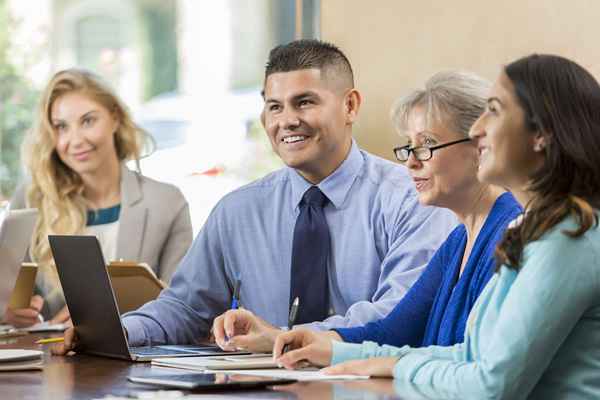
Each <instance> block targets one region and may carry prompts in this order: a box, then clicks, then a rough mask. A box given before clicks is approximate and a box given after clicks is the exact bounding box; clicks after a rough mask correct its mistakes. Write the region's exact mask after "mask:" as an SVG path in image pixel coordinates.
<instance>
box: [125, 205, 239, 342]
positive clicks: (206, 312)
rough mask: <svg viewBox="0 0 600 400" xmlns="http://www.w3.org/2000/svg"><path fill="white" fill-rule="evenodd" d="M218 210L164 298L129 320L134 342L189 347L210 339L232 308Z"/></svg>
mask: <svg viewBox="0 0 600 400" xmlns="http://www.w3.org/2000/svg"><path fill="white" fill-rule="evenodd" d="M220 210H221V208H220V207H219V205H217V206H216V207H215V209H214V210H213V212H212V213H211V215H210V216H209V218H208V220H207V221H206V223H205V225H204V227H203V228H202V230H201V231H200V233H199V234H198V236H197V237H196V239H195V240H194V242H193V244H192V247H191V248H190V250H189V251H188V253H187V254H186V256H185V257H184V258H183V260H182V261H181V264H180V265H179V267H178V268H177V271H176V272H175V274H174V275H173V278H172V280H171V284H170V286H169V287H168V288H167V289H165V290H163V291H162V292H161V294H160V296H159V297H158V298H157V299H156V300H154V301H151V302H149V303H147V304H145V305H144V306H142V307H141V308H139V309H138V310H136V311H133V312H129V313H127V314H125V315H124V316H123V325H124V326H125V329H126V330H127V334H128V339H129V344H130V345H132V346H139V345H148V344H166V343H168V344H175V343H176V344H186V343H195V342H197V341H198V340H202V339H205V338H206V337H207V335H208V332H209V329H210V326H211V324H212V320H213V318H214V316H215V315H219V314H221V313H223V312H224V311H225V310H226V309H227V306H228V302H229V298H230V293H229V291H228V290H225V289H224V288H228V287H230V286H231V285H230V284H229V282H228V281H227V278H226V274H225V270H224V258H223V253H222V246H221V243H222V238H221V232H220V229H219V226H220V224H219V221H220V218H221V216H220Z"/></svg>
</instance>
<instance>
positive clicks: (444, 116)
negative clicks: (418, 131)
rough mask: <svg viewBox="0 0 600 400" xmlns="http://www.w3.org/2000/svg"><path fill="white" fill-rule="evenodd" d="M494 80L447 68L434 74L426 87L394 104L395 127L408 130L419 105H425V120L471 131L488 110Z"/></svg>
mask: <svg viewBox="0 0 600 400" xmlns="http://www.w3.org/2000/svg"><path fill="white" fill-rule="evenodd" d="M490 87H491V83H490V82H489V81H488V80H486V79H483V78H481V77H479V76H477V75H475V74H473V73H470V72H460V71H444V72H438V73H437V74H435V75H433V76H432V77H431V78H429V80H428V81H427V82H426V83H425V88H424V89H419V90H415V91H413V92H412V93H410V94H408V95H406V96H403V97H401V98H399V99H398V100H397V101H396V102H395V103H394V106H393V107H392V111H391V117H392V122H393V124H394V126H395V128H396V129H397V130H398V131H399V132H402V131H404V130H406V129H407V124H408V120H409V118H410V115H411V113H412V111H413V110H414V109H415V108H418V107H422V108H423V111H424V112H425V122H426V124H427V126H430V125H431V123H432V122H433V121H435V122H438V123H441V124H445V125H448V124H449V126H448V128H450V129H453V130H455V131H456V132H458V133H462V134H463V135H465V137H466V136H467V135H468V134H469V129H471V125H473V123H474V122H475V121H476V120H477V118H479V116H480V115H481V114H482V113H483V111H484V110H485V106H486V102H487V96H488V94H489V90H490Z"/></svg>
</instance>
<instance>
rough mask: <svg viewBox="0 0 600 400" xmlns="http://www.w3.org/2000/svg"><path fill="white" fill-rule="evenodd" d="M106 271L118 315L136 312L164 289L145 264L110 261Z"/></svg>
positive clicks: (162, 284) (163, 285)
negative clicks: (117, 308)
mask: <svg viewBox="0 0 600 400" xmlns="http://www.w3.org/2000/svg"><path fill="white" fill-rule="evenodd" d="M106 269H107V271H108V275H109V276H110V281H111V284H112V287H113V291H114V292H115V298H116V299H117V305H118V306H119V313H120V314H124V313H126V312H129V311H134V310H137V309H138V308H140V307H141V306H143V305H144V304H146V303H147V302H149V301H152V300H154V299H156V298H157V297H158V295H159V294H160V292H161V290H163V289H164V288H165V284H164V283H163V282H162V281H160V280H159V279H158V278H157V277H156V274H155V273H154V271H152V269H151V268H150V266H149V265H148V264H145V263H136V262H130V261H112V262H111V263H110V264H109V265H108V267H106Z"/></svg>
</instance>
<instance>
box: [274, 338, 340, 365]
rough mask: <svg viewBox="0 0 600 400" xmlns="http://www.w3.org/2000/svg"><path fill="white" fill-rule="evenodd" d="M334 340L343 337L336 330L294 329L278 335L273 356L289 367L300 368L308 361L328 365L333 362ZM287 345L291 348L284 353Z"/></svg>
mask: <svg viewBox="0 0 600 400" xmlns="http://www.w3.org/2000/svg"><path fill="white" fill-rule="evenodd" d="M332 340H341V337H340V336H339V335H338V334H337V333H336V332H334V331H329V332H315V331H311V330H308V329H294V330H292V331H289V332H285V333H282V334H280V335H279V336H277V338H276V339H275V344H274V346H273V358H274V359H275V361H276V362H277V363H279V364H281V365H282V366H284V367H285V368H287V369H295V368H299V367H301V366H303V365H305V364H306V362H308V363H310V364H312V365H317V366H320V367H322V366H326V365H329V364H331V353H332V351H331V349H332V345H331V341H332ZM286 345H287V346H288V347H287V348H288V349H289V350H288V351H286V352H285V353H283V350H284V347H285V346H286Z"/></svg>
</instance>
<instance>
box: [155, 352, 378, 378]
mask: <svg viewBox="0 0 600 400" xmlns="http://www.w3.org/2000/svg"><path fill="white" fill-rule="evenodd" d="M152 365H153V366H156V367H169V368H180V369H187V370H192V371H201V372H206V373H213V372H224V370H226V372H227V373H228V374H245V375H259V376H266V377H270V378H289V379H296V380H299V381H325V380H356V379H368V378H369V377H368V376H362V375H325V374H323V373H322V372H321V371H319V370H318V369H317V368H311V369H300V370H286V369H282V368H279V367H278V365H277V364H276V363H275V362H274V361H273V357H272V356H270V355H265V354H247V355H239V356H214V357H174V358H157V359H154V360H152Z"/></svg>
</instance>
